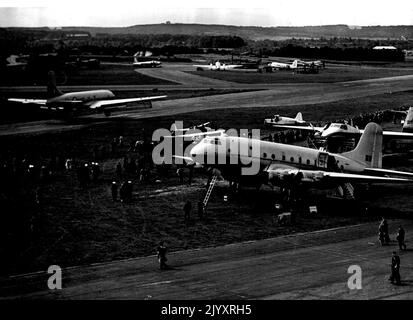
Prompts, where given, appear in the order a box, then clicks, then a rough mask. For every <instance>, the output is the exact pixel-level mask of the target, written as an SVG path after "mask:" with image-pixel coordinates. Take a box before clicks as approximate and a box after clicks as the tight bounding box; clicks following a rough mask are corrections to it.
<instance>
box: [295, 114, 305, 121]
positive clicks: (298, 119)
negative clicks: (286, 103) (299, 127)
mask: <svg viewBox="0 0 413 320" xmlns="http://www.w3.org/2000/svg"><path fill="white" fill-rule="evenodd" d="M295 120H297V121H304V120H303V115H302V113H301V112H299V113H297V115H296V116H295Z"/></svg>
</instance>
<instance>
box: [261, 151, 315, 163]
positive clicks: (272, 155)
mask: <svg viewBox="0 0 413 320" xmlns="http://www.w3.org/2000/svg"><path fill="white" fill-rule="evenodd" d="M262 156H263V157H264V158H267V153H266V152H264V153H263V154H262ZM271 159H273V160H275V154H271ZM282 161H285V155H284V154H283V155H282ZM290 161H291V162H294V157H291V158H290ZM298 163H303V160H302V158H301V157H298ZM306 164H307V165H310V164H311V161H310V159H307V160H306ZM314 164H315V162H314Z"/></svg>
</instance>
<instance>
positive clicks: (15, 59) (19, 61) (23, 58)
mask: <svg viewBox="0 0 413 320" xmlns="http://www.w3.org/2000/svg"><path fill="white" fill-rule="evenodd" d="M28 59H29V56H28V55H15V54H12V55H10V56H9V57H8V58H6V62H7V63H6V67H7V68H20V69H24V68H25V67H26V66H27V61H28Z"/></svg>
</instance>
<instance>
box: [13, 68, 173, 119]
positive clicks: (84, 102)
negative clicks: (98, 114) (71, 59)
mask: <svg viewBox="0 0 413 320" xmlns="http://www.w3.org/2000/svg"><path fill="white" fill-rule="evenodd" d="M47 94H48V97H49V98H48V99H24V98H9V99H8V101H11V102H16V103H23V104H34V105H37V106H39V107H40V108H41V109H46V110H56V111H63V112H66V113H68V114H73V113H76V112H78V111H82V110H95V111H102V112H103V113H104V114H105V115H106V116H110V114H111V111H113V110H114V109H115V110H116V109H117V108H119V107H121V106H124V107H126V106H128V105H131V104H133V103H139V102H143V101H152V100H157V99H163V98H166V96H154V97H141V98H126V99H115V95H114V94H113V92H112V91H110V90H90V91H78V92H68V93H63V92H61V91H60V90H59V89H58V88H57V86H56V79H55V75H54V72H53V71H51V72H49V81H48V85H47Z"/></svg>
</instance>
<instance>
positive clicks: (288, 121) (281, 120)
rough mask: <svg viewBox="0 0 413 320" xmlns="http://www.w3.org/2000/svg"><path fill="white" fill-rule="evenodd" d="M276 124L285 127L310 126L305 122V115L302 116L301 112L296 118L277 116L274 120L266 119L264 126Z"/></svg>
mask: <svg viewBox="0 0 413 320" xmlns="http://www.w3.org/2000/svg"><path fill="white" fill-rule="evenodd" d="M274 124H279V125H285V126H288V125H306V126H308V125H309V123H308V122H307V121H304V120H303V115H302V114H301V112H298V113H297V115H296V116H295V118H289V117H281V116H280V115H278V114H276V115H274V118H268V119H264V125H266V126H272V125H274Z"/></svg>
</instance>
